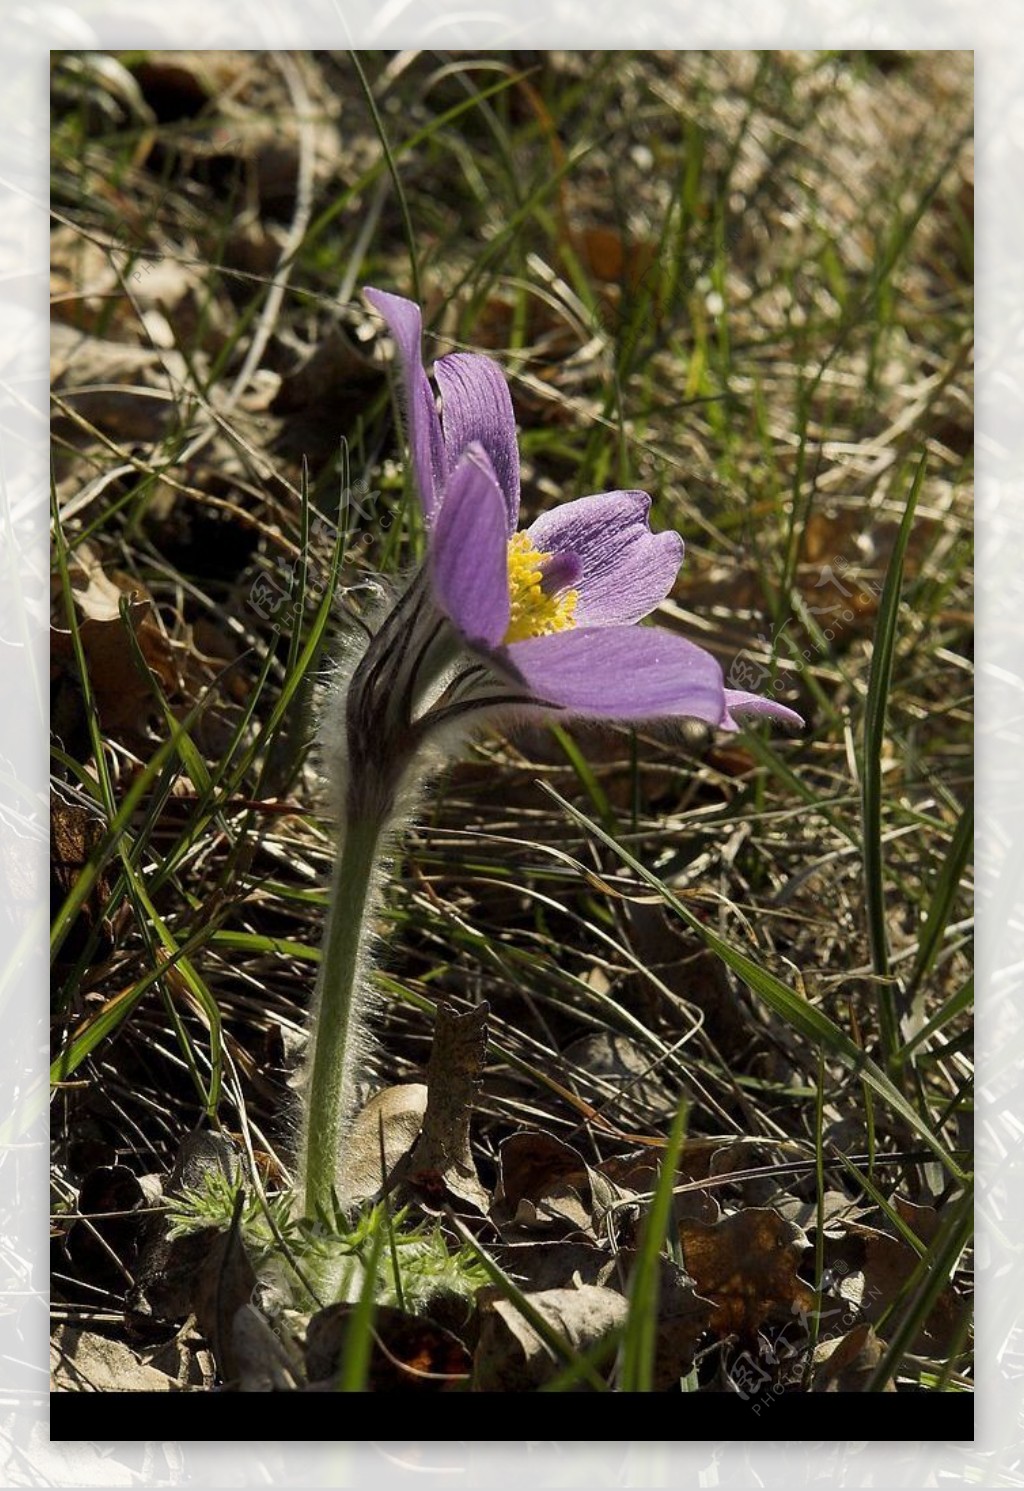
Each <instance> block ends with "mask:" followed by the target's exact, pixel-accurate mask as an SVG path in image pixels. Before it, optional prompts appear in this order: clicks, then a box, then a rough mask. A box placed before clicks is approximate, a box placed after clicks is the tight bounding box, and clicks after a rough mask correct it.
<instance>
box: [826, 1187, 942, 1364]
mask: <svg viewBox="0 0 1024 1491" xmlns="http://www.w3.org/2000/svg"><path fill="white" fill-rule="evenodd" d="M921 1209H922V1210H928V1209H929V1208H921ZM826 1258H827V1262H828V1265H829V1267H830V1268H831V1269H832V1270H833V1272H834V1273H836V1274H837V1275H840V1276H841V1280H840V1283H839V1293H840V1295H841V1296H842V1298H843V1299H844V1300H846V1301H847V1303H848V1304H849V1305H851V1306H852V1307H853V1308H854V1309H856V1311H857V1313H858V1314H859V1315H861V1317H862V1318H863V1320H864V1321H866V1322H868V1323H869V1324H872V1325H873V1324H875V1323H877V1321H878V1320H879V1319H880V1318H881V1316H882V1315H883V1314H884V1313H885V1312H886V1310H888V1309H889V1307H890V1305H891V1304H892V1303H893V1302H894V1300H896V1299H897V1298H898V1296H899V1295H900V1294H901V1292H902V1290H903V1288H904V1286H905V1285H906V1282H907V1280H908V1279H909V1278H910V1276H911V1274H912V1273H913V1272H914V1270H915V1269H916V1268H917V1265H918V1262H919V1258H918V1255H917V1253H916V1252H915V1251H914V1249H913V1248H910V1247H908V1246H907V1244H906V1243H905V1242H903V1241H902V1240H901V1239H900V1238H896V1237H892V1236H890V1234H889V1233H888V1232H879V1231H876V1230H875V1228H873V1227H865V1226H864V1225H863V1224H861V1223H858V1222H848V1223H847V1224H846V1235H845V1237H844V1238H842V1240H841V1241H832V1240H831V1239H830V1246H829V1249H828V1252H827V1255H826ZM969 1307H970V1306H969V1301H968V1300H966V1299H964V1298H963V1296H961V1295H960V1294H958V1293H957V1291H956V1290H955V1289H954V1288H953V1286H952V1284H947V1285H946V1286H945V1288H944V1289H943V1290H942V1292H941V1293H940V1294H939V1296H938V1298H937V1299H936V1301H935V1304H934V1305H933V1306H932V1309H931V1311H930V1313H929V1315H928V1318H927V1320H926V1321H925V1323H924V1325H923V1326H922V1328H921V1330H920V1331H918V1333H917V1335H916V1337H915V1338H914V1341H913V1343H912V1345H911V1350H912V1351H915V1352H917V1353H919V1354H920V1355H936V1356H943V1355H945V1354H947V1353H948V1352H949V1351H950V1350H952V1348H953V1345H954V1343H955V1342H956V1339H957V1337H958V1335H959V1334H960V1330H961V1327H962V1324H963V1319H964V1315H965V1313H966V1312H967V1310H968V1309H969Z"/></svg>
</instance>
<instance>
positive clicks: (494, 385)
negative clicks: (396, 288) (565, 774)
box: [366, 289, 803, 730]
mask: <svg viewBox="0 0 1024 1491" xmlns="http://www.w3.org/2000/svg"><path fill="white" fill-rule="evenodd" d="M366 298H367V300H368V301H369V302H370V304H371V305H373V306H374V307H375V308H376V309H377V310H378V311H380V313H381V315H382V316H383V317H384V319H385V321H386V322H387V325H388V328H389V330H390V332H391V335H392V336H393V338H394V340H395V344H396V346H397V348H398V355H399V359H400V363H401V368H402V375H403V384H404V395H405V415H406V425H407V435H408V441H409V447H410V450H411V455H412V466H413V475H414V477H415V481H416V486H417V489H418V492H419V497H420V501H421V503H422V507H423V515H424V519H425V521H426V525H427V529H428V537H429V549H430V554H429V562H428V569H429V578H430V584H431V586H432V590H433V596H434V600H435V602H436V604H437V606H438V607H439V608H440V610H441V612H443V613H444V615H445V616H446V617H447V618H448V620H449V621H450V622H451V623H452V624H453V625H454V627H455V628H456V629H457V631H458V633H459V634H460V635H461V637H462V639H463V640H464V641H465V642H466V643H468V644H469V648H470V649H471V650H472V652H473V653H474V654H475V655H476V657H477V658H478V659H480V660H481V661H483V662H484V663H485V664H486V665H487V669H488V670H489V672H490V673H491V674H492V675H497V677H498V679H500V680H502V681H503V682H504V685H505V696H504V697H503V700H502V702H516V701H518V702H522V703H524V704H527V703H529V704H533V705H537V706H541V707H547V708H550V709H555V710H564V711H566V712H567V713H570V714H573V715H580V716H586V717H588V718H597V719H613V720H646V719H654V718H661V717H664V716H688V717H690V718H694V719H699V720H704V721H706V722H707V723H708V724H709V725H713V726H717V727H718V728H719V729H723V730H735V729H736V728H737V723H736V717H737V716H739V715H744V714H757V715H762V716H767V717H769V718H771V719H774V720H779V721H782V722H785V723H787V724H792V725H801V724H802V723H803V721H802V719H801V717H800V716H799V715H798V714H796V713H795V712H794V711H793V710H792V709H787V708H786V707H785V705H782V704H778V703H776V702H775V701H774V700H772V699H765V698H762V697H760V696H758V695H757V694H748V693H744V692H742V691H741V690H738V689H728V688H726V687H725V684H724V680H723V677H722V670H721V667H720V666H719V664H718V662H717V660H716V659H715V658H714V657H712V655H711V654H710V653H709V652H705V650H704V649H703V648H702V647H698V646H696V644H695V643H693V642H688V641H687V640H686V638H685V637H681V636H678V635H677V634H676V633H675V632H670V631H667V630H665V629H664V628H663V627H651V626H640V625H638V624H637V623H639V622H641V621H642V620H643V618H644V617H645V616H647V615H649V613H650V612H651V611H652V610H654V608H655V607H656V606H657V605H659V604H660V602H661V601H663V600H664V599H665V597H666V596H667V595H668V593H669V591H670V589H671V588H672V584H673V582H674V580H675V577H676V575H677V573H678V570H679V566H680V564H681V562H682V558H683V540H682V539H681V537H680V536H679V534H678V533H674V532H672V531H668V532H665V533H652V531H651V528H650V524H649V521H648V513H649V510H650V505H651V499H650V498H649V497H648V496H647V494H646V493H645V492H604V493H601V494H600V495H599V496H594V497H581V498H579V499H578V500H576V501H573V502H565V503H563V504H562V505H561V506H560V507H557V508H555V509H553V510H552V511H551V512H548V513H545V514H544V515H543V516H542V517H540V518H538V519H537V521H536V522H535V523H533V524H531V526H530V527H529V528H527V529H524V530H521V531H518V532H517V526H518V520H519V450H518V445H517V442H516V427H515V416H514V414H513V411H512V400H511V398H510V396H509V390H508V385H507V383H506V381H505V377H504V375H503V373H502V372H501V369H500V368H499V367H498V366H497V364H496V363H494V362H492V361H491V360H490V359H489V358H487V357H483V356H480V355H477V354H471V353H461V352H459V353H453V354H451V355H449V356H446V357H442V358H440V359H439V360H438V361H437V362H436V363H435V364H434V377H435V379H436V381H437V385H438V388H439V389H440V392H441V414H440V417H439V416H438V412H437V406H436V403H435V398H434V392H433V390H432V388H431V386H430V383H429V381H428V379H427V375H426V372H425V371H424V368H423V361H422V357H421V351H420V342H421V334H422V322H421V317H420V310H419V306H417V305H416V304H415V303H414V302H413V301H411V300H405V299H403V298H401V297H400V296H397V295H390V294H388V293H386V292H385V291H383V290H373V289H368V290H367V291H366ZM491 682H492V685H493V677H492V680H491Z"/></svg>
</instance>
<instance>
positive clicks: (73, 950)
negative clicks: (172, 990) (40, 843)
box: [50, 796, 114, 963]
mask: <svg viewBox="0 0 1024 1491" xmlns="http://www.w3.org/2000/svg"><path fill="white" fill-rule="evenodd" d="M102 838H103V824H102V822H101V821H100V820H99V819H98V818H97V817H96V815H95V814H94V813H92V812H90V811H89V809H87V808H85V807H83V806H82V805H81V804H80V803H74V802H65V801H63V800H62V799H61V798H59V797H56V796H53V797H51V799H50V901H51V906H52V908H53V912H54V914H55V915H56V913H57V912H58V911H59V909H60V907H61V906H62V905H63V903H64V900H65V898H66V896H67V895H68V894H69V892H70V890H71V888H72V886H73V885H74V883H75V881H76V880H77V879H78V877H79V875H80V874H81V873H82V871H83V870H84V868H85V866H86V865H87V864H88V863H89V860H90V858H91V856H92V854H93V851H94V850H95V849H96V846H97V844H98V843H99V842H100V840H101V839H102ZM109 900H110V882H109V880H108V879H107V876H106V874H105V872H104V871H102V870H101V871H100V873H99V874H98V875H97V877H96V880H95V882H94V883H93V887H92V889H91V890H90V892H89V894H88V896H87V897H86V899H85V901H84V903H83V905H82V907H81V910H80V911H79V913H78V916H77V917H76V919H75V922H74V924H73V926H72V928H71V930H70V932H69V934H68V936H67V937H66V938H65V940H64V942H63V943H62V944H61V948H60V955H59V956H60V960H61V962H62V963H65V962H74V961H75V959H77V957H78V956H79V954H80V953H81V951H82V949H83V947H84V946H85V942H86V939H87V937H88V935H89V933H90V931H91V930H92V929H93V927H94V926H96V924H97V923H100V924H101V927H102V932H101V935H100V937H99V940H98V942H97V948H96V951H97V956H98V957H100V958H104V957H106V956H107V954H108V953H110V952H111V951H112V949H113V946H114V937H113V928H112V927H111V925H110V923H109V922H108V921H106V920H105V918H104V915H103V913H104V908H105V907H106V905H107V903H108V902H109Z"/></svg>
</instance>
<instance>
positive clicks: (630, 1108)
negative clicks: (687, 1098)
mask: <svg viewBox="0 0 1024 1491" xmlns="http://www.w3.org/2000/svg"><path fill="white" fill-rule="evenodd" d="M597 971H598V972H599V971H600V970H597ZM562 1060H563V1061H564V1062H565V1064H566V1066H567V1067H569V1069H570V1070H571V1071H574V1072H586V1073H588V1074H589V1075H591V1076H592V1077H595V1078H597V1079H598V1081H597V1082H596V1083H595V1087H596V1091H597V1093H598V1095H599V1101H600V1108H601V1112H602V1113H604V1114H605V1116H606V1117H608V1118H610V1119H611V1120H612V1121H613V1122H615V1123H619V1124H622V1123H623V1122H629V1123H634V1122H635V1121H636V1119H635V1115H636V1114H637V1112H638V1110H639V1112H641V1113H642V1114H643V1115H644V1121H645V1122H646V1123H647V1124H648V1125H650V1124H653V1123H655V1121H656V1119H657V1118H658V1117H666V1116H668V1115H670V1114H672V1113H674V1112H675V1109H676V1103H677V1099H676V1098H675V1097H674V1096H673V1095H672V1093H671V1092H670V1091H669V1089H668V1087H667V1085H666V1084H665V1082H664V1081H663V1080H662V1078H661V1077H660V1076H659V1075H658V1073H657V1071H652V1070H651V1066H652V1063H651V1059H650V1057H649V1056H648V1055H647V1054H646V1053H645V1052H644V1051H642V1050H641V1049H640V1047H639V1046H638V1045H637V1044H636V1042H635V1041H632V1040H630V1038H629V1036H626V1035H623V1034H622V1033H621V1032H620V1031H615V1030H600V1031H596V1032H594V1033H593V1034H591V1035H585V1036H581V1037H580V1039H579V1040H576V1041H573V1042H572V1044H571V1045H569V1046H567V1047H566V1049H565V1050H564V1051H563V1052H562ZM619 1094H621V1098H620V1097H619ZM645 1132H646V1131H645Z"/></svg>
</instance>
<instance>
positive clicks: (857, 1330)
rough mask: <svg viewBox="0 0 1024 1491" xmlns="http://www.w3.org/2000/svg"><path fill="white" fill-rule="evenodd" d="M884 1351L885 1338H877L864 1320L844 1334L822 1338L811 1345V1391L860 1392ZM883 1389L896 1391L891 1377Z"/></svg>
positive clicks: (888, 1391)
mask: <svg viewBox="0 0 1024 1491" xmlns="http://www.w3.org/2000/svg"><path fill="white" fill-rule="evenodd" d="M884 1352H885V1342H884V1341H880V1340H879V1339H878V1337H877V1336H876V1335H875V1332H874V1330H873V1328H872V1327H871V1326H870V1325H868V1323H867V1322H866V1321H862V1322H861V1323H860V1325H855V1326H854V1327H853V1330H851V1331H848V1332H847V1333H846V1335H845V1336H840V1337H838V1339H836V1340H832V1341H822V1342H821V1343H820V1344H819V1345H818V1346H816V1347H815V1348H814V1376H813V1378H812V1379H811V1392H812V1393H862V1392H863V1391H864V1389H865V1388H866V1387H867V1384H868V1382H869V1380H870V1378H871V1374H872V1373H873V1372H874V1370H875V1368H876V1367H877V1366H878V1363H879V1362H880V1361H881V1360H882V1356H883V1354H884ZM882 1391H883V1392H885V1393H894V1392H895V1391H896V1384H895V1383H894V1382H893V1380H892V1378H891V1377H890V1378H889V1380H888V1381H887V1382H886V1384H885V1386H884V1387H883V1389H882Z"/></svg>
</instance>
